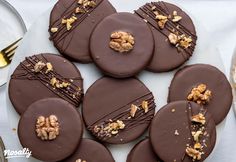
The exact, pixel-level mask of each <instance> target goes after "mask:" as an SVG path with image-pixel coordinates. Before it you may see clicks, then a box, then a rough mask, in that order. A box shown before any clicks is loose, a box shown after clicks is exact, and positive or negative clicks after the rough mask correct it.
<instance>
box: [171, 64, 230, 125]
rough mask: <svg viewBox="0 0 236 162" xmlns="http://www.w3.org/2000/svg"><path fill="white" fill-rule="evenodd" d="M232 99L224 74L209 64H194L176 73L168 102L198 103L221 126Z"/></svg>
mask: <svg viewBox="0 0 236 162" xmlns="http://www.w3.org/2000/svg"><path fill="white" fill-rule="evenodd" d="M232 98H233V97H232V90H231V86H230V83H229V81H228V80H227V78H226V76H225V75H224V73H222V72H221V71H220V70H219V69H217V68H216V67H214V66H211V65H208V64H194V65H189V66H185V67H183V68H182V69H180V70H179V71H177V72H176V74H175V76H174V78H173V80H172V81H171V84H170V88H169V96H168V102H172V101H177V100H188V101H193V102H196V103H197V104H199V105H201V106H202V107H203V108H204V109H206V110H207V111H209V112H210V113H211V114H212V117H213V118H214V120H215V122H216V124H219V123H220V122H221V121H223V120H224V119H225V117H226V116H227V114H228V112H229V110H230V107H231V104H232Z"/></svg>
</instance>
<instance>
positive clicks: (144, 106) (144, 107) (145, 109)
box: [142, 101, 148, 113]
mask: <svg viewBox="0 0 236 162" xmlns="http://www.w3.org/2000/svg"><path fill="white" fill-rule="evenodd" d="M142 108H143V110H144V112H145V113H147V112H148V102H147V101H143V102H142Z"/></svg>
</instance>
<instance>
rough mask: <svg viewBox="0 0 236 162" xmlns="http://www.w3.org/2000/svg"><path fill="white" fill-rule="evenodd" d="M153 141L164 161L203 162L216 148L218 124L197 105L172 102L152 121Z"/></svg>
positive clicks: (154, 148) (186, 102)
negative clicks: (216, 125)
mask: <svg viewBox="0 0 236 162" xmlns="http://www.w3.org/2000/svg"><path fill="white" fill-rule="evenodd" d="M150 140H151V144H152V147H153V150H154V152H155V153H156V154H157V155H158V156H159V157H160V158H161V159H162V160H163V161H174V162H192V161H198V162H202V161H204V160H205V159H206V158H207V157H208V156H209V154H210V153H211V152H212V150H213V148H214V146H215V142H216V127H215V122H214V120H213V118H212V117H211V115H210V113H209V112H207V111H205V110H204V109H202V108H201V107H200V106H199V105H198V104H196V103H194V102H188V101H176V102H171V103H169V104H167V105H166V106H164V107H163V108H161V109H160V110H159V111H158V112H157V114H156V115H155V117H154V119H153V120H152V123H151V126H150Z"/></svg>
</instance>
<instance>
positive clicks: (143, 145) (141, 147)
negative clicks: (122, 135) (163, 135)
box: [126, 138, 162, 162]
mask: <svg viewBox="0 0 236 162" xmlns="http://www.w3.org/2000/svg"><path fill="white" fill-rule="evenodd" d="M145 161H146V162H162V160H160V158H159V157H157V155H156V154H155V153H154V152H153V149H152V146H151V143H150V140H149V139H148V138H147V139H144V140H142V141H140V142H139V143H137V144H136V145H135V146H134V148H133V149H132V150H131V151H130V153H129V155H128V157H127V160H126V162H145Z"/></svg>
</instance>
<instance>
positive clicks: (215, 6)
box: [0, 0, 236, 162]
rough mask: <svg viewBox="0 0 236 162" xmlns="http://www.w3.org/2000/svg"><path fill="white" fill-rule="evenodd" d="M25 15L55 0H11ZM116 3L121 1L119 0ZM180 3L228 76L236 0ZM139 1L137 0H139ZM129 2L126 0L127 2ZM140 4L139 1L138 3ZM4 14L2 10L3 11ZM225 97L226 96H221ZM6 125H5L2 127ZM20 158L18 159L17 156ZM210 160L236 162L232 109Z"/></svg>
mask: <svg viewBox="0 0 236 162" xmlns="http://www.w3.org/2000/svg"><path fill="white" fill-rule="evenodd" d="M8 1H9V2H10V3H11V4H12V5H13V6H14V7H15V8H16V9H17V10H18V11H19V13H20V14H21V15H22V17H23V19H24V20H25V23H26V26H27V27H30V25H31V24H32V22H33V21H35V20H37V17H38V16H39V15H40V14H41V13H43V12H44V11H45V10H47V9H48V8H49V7H51V6H52V5H53V4H54V3H55V2H56V1H55V0H8ZM116 1H117V2H116V3H119V1H118V0H116ZM175 2H176V3H177V4H180V5H181V6H183V7H184V8H185V10H187V11H188V12H189V13H191V14H192V15H193V16H194V17H196V18H197V19H198V20H199V21H201V23H202V25H204V26H205V27H206V29H207V30H208V32H209V33H210V36H211V38H212V44H214V45H215V46H216V47H217V48H218V49H219V50H220V52H221V57H222V60H223V63H224V66H225V69H226V75H227V76H229V75H228V74H229V69H230V62H231V61H230V60H231V56H232V54H233V50H234V48H235V46H236V1H216V0H215V1H213V0H211V1H207V0H205V1H199V0H198V1H197V0H196V1H189V0H180V1H175ZM137 3H138V0H137ZM124 5H130V4H129V1H128V0H127V4H126V3H124ZM135 5H137V4H135ZM0 16H1V12H0ZM5 91H6V88H5V87H3V88H0V129H1V130H0V134H1V133H2V134H4V132H2V131H5V130H6V123H4V121H5V115H6V114H5V112H4V108H5ZM222 97H224V96H222ZM4 126H5V128H3V127H4ZM16 161H17V160H16ZM210 161H211V162H235V161H236V119H235V116H234V114H233V111H232V110H231V111H230V113H229V114H228V117H227V121H226V128H225V130H224V132H223V136H222V138H221V142H220V144H219V146H218V147H217V149H216V150H215V152H214V154H213V155H212V156H211V160H210Z"/></svg>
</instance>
